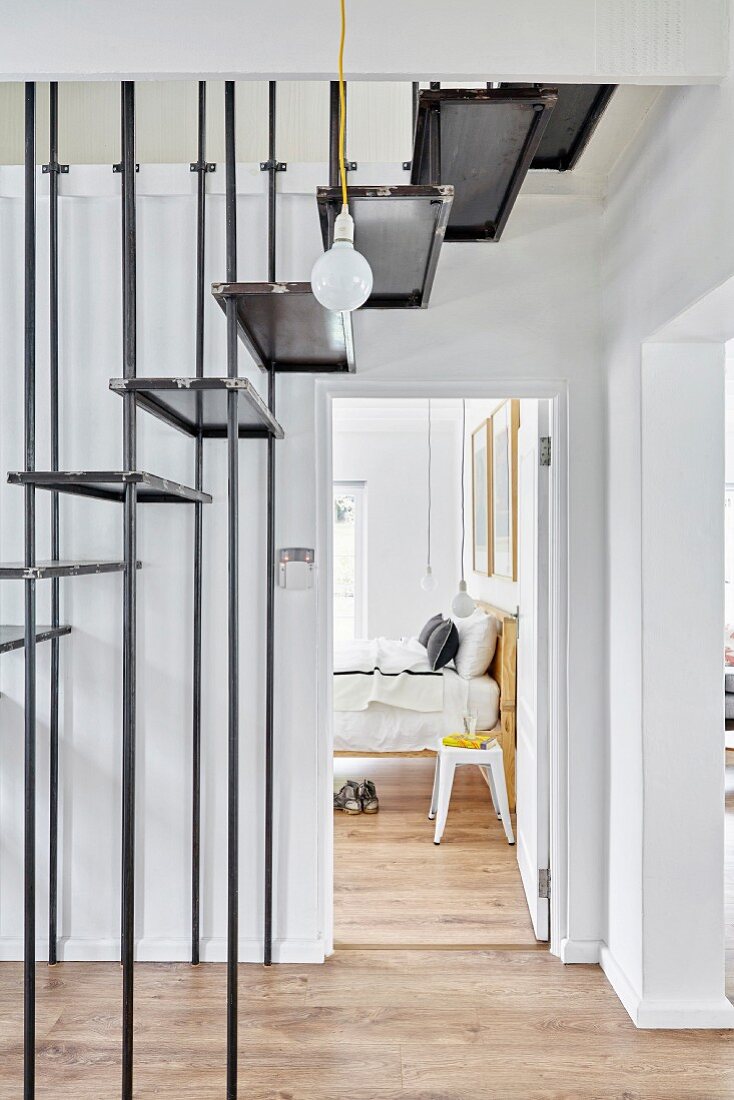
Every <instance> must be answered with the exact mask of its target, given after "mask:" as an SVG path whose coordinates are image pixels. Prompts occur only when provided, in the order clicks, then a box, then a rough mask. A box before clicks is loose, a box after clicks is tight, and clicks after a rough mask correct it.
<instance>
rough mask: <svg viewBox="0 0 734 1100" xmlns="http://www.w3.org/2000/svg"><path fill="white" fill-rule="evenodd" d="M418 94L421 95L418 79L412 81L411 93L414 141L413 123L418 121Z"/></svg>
mask: <svg viewBox="0 0 734 1100" xmlns="http://www.w3.org/2000/svg"><path fill="white" fill-rule="evenodd" d="M420 96H421V86H420V81H418V80H414V81H413V94H412V105H413V140H414V141H415V124H416V122H417V121H418V101H419V100H420Z"/></svg>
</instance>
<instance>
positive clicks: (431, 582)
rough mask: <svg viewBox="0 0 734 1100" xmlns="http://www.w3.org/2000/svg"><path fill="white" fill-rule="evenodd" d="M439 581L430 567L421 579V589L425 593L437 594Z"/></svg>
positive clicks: (428, 566) (427, 567)
mask: <svg viewBox="0 0 734 1100" xmlns="http://www.w3.org/2000/svg"><path fill="white" fill-rule="evenodd" d="M437 584H438V581H437V580H436V578H435V577H434V575H433V570H432V569H431V567H430V565H427V566H426V571H425V573H424V574H423V576H422V577H421V588H422V589H423V591H424V592H435V591H436V585H437Z"/></svg>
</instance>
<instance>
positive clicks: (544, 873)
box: [538, 867, 551, 898]
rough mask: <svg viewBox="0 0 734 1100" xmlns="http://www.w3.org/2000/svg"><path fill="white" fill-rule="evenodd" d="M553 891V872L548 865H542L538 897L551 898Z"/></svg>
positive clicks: (539, 874)
mask: <svg viewBox="0 0 734 1100" xmlns="http://www.w3.org/2000/svg"><path fill="white" fill-rule="evenodd" d="M550 891H551V874H550V871H549V869H548V868H547V867H541V868H540V870H539V871H538V897H539V898H549V897H550Z"/></svg>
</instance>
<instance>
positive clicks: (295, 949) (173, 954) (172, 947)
mask: <svg viewBox="0 0 734 1100" xmlns="http://www.w3.org/2000/svg"><path fill="white" fill-rule="evenodd" d="M200 952H201V961H202V962H205V963H206V962H217V963H220V962H225V961H226V958H227V941H226V939H225V938H224V936H217V937H212V938H210V939H206V938H205V939H202V941H201V948H200ZM58 955H59V962H117V961H119V958H120V941H119V940H116V939H115V940H113V939H105V940H79V939H73V938H72V939H68V940H64V939H63V938H59V943H58ZM262 957H263V946H262V941H261V940H254V939H241V940H240V941H239V961H240V962H242V963H262ZM22 958H23V943H22V941H21V940H10V939H0V962H19V961H21V960H22ZM36 958H37V960H38V962H39V963H42V962H43V961H44V960H45V959H47V958H48V941H47V940H38V941H37V943H36ZM324 958H325V951H324V944H323V941H322V940H274V942H273V962H275V963H322V962H323V961H324ZM135 959H136V962H189V960H190V959H191V941H190V940H154V939H149V940H146V939H143V940H140V941H139V942H138V943H137V944H136V945H135Z"/></svg>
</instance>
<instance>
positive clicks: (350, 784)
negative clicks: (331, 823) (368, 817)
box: [334, 779, 362, 814]
mask: <svg viewBox="0 0 734 1100" xmlns="http://www.w3.org/2000/svg"><path fill="white" fill-rule="evenodd" d="M334 809H335V810H343V811H344V813H345V814H361V813H362V802H361V801H360V797H359V783H357V782H356V780H354V779H348V780H347V781H346V783H345V784H344V786H343V787H342V788H341V790H339V791H337V792H336V794H335V795H334Z"/></svg>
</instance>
